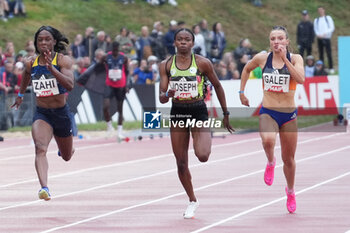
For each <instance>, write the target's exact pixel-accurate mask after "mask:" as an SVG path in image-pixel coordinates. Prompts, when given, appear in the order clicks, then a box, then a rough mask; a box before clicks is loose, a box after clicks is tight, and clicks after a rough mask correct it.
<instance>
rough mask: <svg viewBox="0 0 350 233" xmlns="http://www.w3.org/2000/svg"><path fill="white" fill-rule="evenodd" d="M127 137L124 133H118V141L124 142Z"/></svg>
mask: <svg viewBox="0 0 350 233" xmlns="http://www.w3.org/2000/svg"><path fill="white" fill-rule="evenodd" d="M125 138H126V137H125V136H124V135H123V134H122V133H118V139H119V140H124V139H125Z"/></svg>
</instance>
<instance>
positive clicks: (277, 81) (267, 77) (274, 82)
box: [263, 73, 290, 92]
mask: <svg viewBox="0 0 350 233" xmlns="http://www.w3.org/2000/svg"><path fill="white" fill-rule="evenodd" d="M263 79H264V90H265V91H271V92H289V82H290V75H289V74H269V73H264V74H263Z"/></svg>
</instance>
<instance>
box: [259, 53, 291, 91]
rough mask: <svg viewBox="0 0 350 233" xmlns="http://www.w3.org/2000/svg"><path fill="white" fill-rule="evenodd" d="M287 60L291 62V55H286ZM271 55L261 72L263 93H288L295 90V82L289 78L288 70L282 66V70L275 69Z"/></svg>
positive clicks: (271, 54)
mask: <svg viewBox="0 0 350 233" xmlns="http://www.w3.org/2000/svg"><path fill="white" fill-rule="evenodd" d="M287 59H288V60H289V61H291V54H290V53H289V52H288V53H287ZM272 60H273V53H270V54H269V56H268V58H267V61H266V64H265V67H264V68H263V70H262V73H263V77H262V81H263V88H264V91H269V92H289V91H290V90H295V89H296V85H297V82H296V81H295V80H294V79H291V78H290V73H289V70H288V68H287V66H286V64H284V66H283V67H282V69H275V68H274V67H273V66H272Z"/></svg>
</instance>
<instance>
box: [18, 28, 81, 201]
mask: <svg viewBox="0 0 350 233" xmlns="http://www.w3.org/2000/svg"><path fill="white" fill-rule="evenodd" d="M68 43H69V42H68V39H67V38H66V37H64V36H63V35H62V34H61V33H60V32H59V31H58V30H57V29H55V28H53V27H50V26H42V27H40V28H39V30H38V31H37V32H36V33H35V36H34V46H35V50H36V53H37V54H39V55H38V56H37V57H31V58H29V59H28V60H27V61H26V64H25V70H24V73H23V79H22V82H21V87H20V90H19V93H18V97H17V98H16V101H15V103H14V104H13V105H12V107H16V108H18V107H19V106H20V105H21V104H22V101H23V96H24V93H25V91H26V89H27V86H28V85H29V84H30V82H31V83H32V87H33V91H34V93H35V95H36V105H37V106H36V112H35V114H34V117H33V124H32V137H33V140H34V144H35V169H36V172H37V174H38V178H39V182H40V185H41V189H40V190H39V198H40V199H44V200H46V201H47V200H50V199H51V195H50V192H49V188H48V186H47V178H48V167H49V166H48V161H47V157H46V153H47V149H48V146H49V143H50V141H51V139H52V137H54V138H55V140H56V143H57V146H58V150H59V152H58V154H59V155H60V156H61V157H62V159H64V160H65V161H69V160H70V159H71V157H72V155H73V153H74V149H73V137H72V123H71V120H70V118H69V107H68V105H67V103H66V99H67V96H66V95H65V93H67V91H71V90H72V89H73V86H74V76H73V72H72V64H73V61H72V60H71V59H70V58H69V57H68V56H65V55H63V54H62V53H61V52H63V51H65V48H66V46H67V45H68Z"/></svg>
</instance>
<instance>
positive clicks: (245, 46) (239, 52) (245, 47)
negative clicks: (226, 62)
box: [233, 38, 253, 74]
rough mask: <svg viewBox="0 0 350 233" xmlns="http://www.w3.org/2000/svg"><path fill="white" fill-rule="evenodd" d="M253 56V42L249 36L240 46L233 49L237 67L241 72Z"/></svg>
mask: <svg viewBox="0 0 350 233" xmlns="http://www.w3.org/2000/svg"><path fill="white" fill-rule="evenodd" d="M252 56H253V49H252V44H251V43H250V40H249V39H248V38H244V39H242V40H241V41H240V42H239V46H238V47H237V48H236V49H235V50H234V51H233V57H234V59H235V61H236V63H237V69H238V71H239V73H240V74H241V73H242V71H243V68H244V66H245V65H246V64H247V62H248V61H249V60H250V59H251V58H252Z"/></svg>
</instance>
